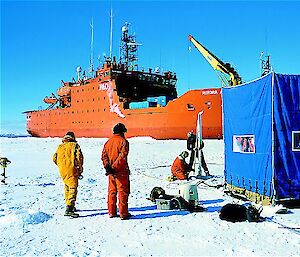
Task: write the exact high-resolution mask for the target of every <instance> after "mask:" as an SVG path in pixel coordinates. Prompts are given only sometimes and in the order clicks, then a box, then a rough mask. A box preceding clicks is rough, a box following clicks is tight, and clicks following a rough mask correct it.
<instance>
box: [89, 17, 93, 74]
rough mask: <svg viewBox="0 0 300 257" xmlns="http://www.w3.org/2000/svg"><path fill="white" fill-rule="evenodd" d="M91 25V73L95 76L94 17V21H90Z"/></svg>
mask: <svg viewBox="0 0 300 257" xmlns="http://www.w3.org/2000/svg"><path fill="white" fill-rule="evenodd" d="M90 26H91V56H90V69H89V73H90V74H91V75H92V76H93V72H94V64H93V59H94V20H93V19H92V22H91V23H90Z"/></svg>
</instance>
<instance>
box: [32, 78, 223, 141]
mask: <svg viewBox="0 0 300 257" xmlns="http://www.w3.org/2000/svg"><path fill="white" fill-rule="evenodd" d="M105 89H106V88H105V87H101V86H99V87H98V86H97V87H94V86H93V84H91V85H87V86H85V91H84V92H83V91H82V90H81V89H78V88H76V87H75V88H72V104H71V106H70V107H68V108H63V109H60V108H57V109H52V110H42V111H29V112H26V114H27V131H28V133H29V134H31V135H32V136H35V137H62V136H63V135H65V133H66V132H67V131H73V132H74V133H75V135H76V136H77V137H95V138H107V137H110V136H111V134H112V128H113V126H114V125H115V124H117V123H118V122H122V123H124V124H125V125H126V127H127V129H128V132H127V134H126V136H127V137H138V136H149V137H152V138H155V139H186V138H187V133H188V132H189V131H190V130H194V131H195V130H196V124H197V117H198V113H199V112H201V111H203V115H202V124H203V138H218V139H220V138H222V137H223V133H222V98H221V89H219V88H210V89H201V90H190V91H188V92H187V93H185V94H184V95H182V96H180V97H178V98H176V99H174V100H172V101H170V102H168V104H167V105H166V106H164V107H162V106H159V107H148V108H142V109H123V107H122V104H121V103H120V102H119V101H118V97H117V95H114V96H113V97H112V99H113V101H114V105H115V106H118V108H117V111H116V110H113V108H112V101H110V100H109V97H108V92H107V90H105Z"/></svg>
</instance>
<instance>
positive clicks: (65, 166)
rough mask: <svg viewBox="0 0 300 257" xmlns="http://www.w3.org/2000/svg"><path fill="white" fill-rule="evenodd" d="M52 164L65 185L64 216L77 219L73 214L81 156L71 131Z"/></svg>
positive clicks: (57, 151) (54, 156)
mask: <svg viewBox="0 0 300 257" xmlns="http://www.w3.org/2000/svg"><path fill="white" fill-rule="evenodd" d="M53 162H54V163H55V164H56V165H57V166H58V169H59V173H60V176H61V178H62V180H63V182H64V185H65V201H66V205H67V208H66V212H65V216H72V217H78V216H79V215H78V214H77V213H75V202H76V196H77V187H78V178H80V177H81V176H82V175H81V174H82V172H83V154H82V152H81V149H80V146H79V144H78V143H77V141H76V139H75V134H74V133H73V132H72V131H69V132H67V133H66V135H65V136H64V137H63V139H62V144H60V145H59V146H58V148H57V150H56V153H55V154H54V155H53Z"/></svg>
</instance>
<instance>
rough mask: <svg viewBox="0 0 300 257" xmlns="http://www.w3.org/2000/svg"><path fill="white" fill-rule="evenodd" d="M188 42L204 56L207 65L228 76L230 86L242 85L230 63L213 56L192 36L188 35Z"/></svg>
mask: <svg viewBox="0 0 300 257" xmlns="http://www.w3.org/2000/svg"><path fill="white" fill-rule="evenodd" d="M189 40H190V41H191V42H192V43H193V45H194V46H195V47H196V48H197V49H198V50H199V51H200V53H201V54H202V55H203V56H204V58H205V59H206V60H207V61H208V63H209V64H210V65H211V66H212V67H213V69H214V70H216V71H220V72H222V73H225V74H227V75H229V76H230V85H231V86H236V85H239V84H241V83H242V80H241V78H240V76H239V75H238V73H237V72H236V71H235V70H234V68H233V67H231V65H230V63H224V62H222V61H221V60H220V59H219V58H218V57H217V56H215V55H214V54H213V53H211V52H210V51H209V50H208V49H206V48H205V47H204V46H203V45H201V44H200V43H199V42H198V41H197V40H196V39H195V38H194V37H193V36H191V35H189ZM219 77H220V76H219ZM220 79H221V80H222V82H223V83H225V84H228V82H227V81H226V82H225V81H224V79H223V78H222V77H220Z"/></svg>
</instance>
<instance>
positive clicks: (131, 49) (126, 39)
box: [120, 22, 141, 70]
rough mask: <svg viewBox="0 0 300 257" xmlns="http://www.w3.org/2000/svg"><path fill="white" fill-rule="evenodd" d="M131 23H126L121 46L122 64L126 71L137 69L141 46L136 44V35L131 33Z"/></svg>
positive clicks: (123, 28)
mask: <svg viewBox="0 0 300 257" xmlns="http://www.w3.org/2000/svg"><path fill="white" fill-rule="evenodd" d="M129 25H130V24H129V23H128V22H126V23H125V25H124V26H123V27H122V40H121V46H120V63H123V64H124V65H125V68H126V69H131V70H133V69H134V68H135V67H137V60H138V57H137V50H138V46H141V44H138V43H136V37H135V35H131V34H130V33H129Z"/></svg>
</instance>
